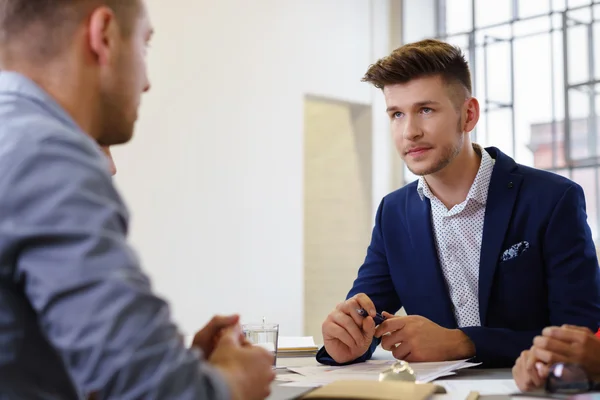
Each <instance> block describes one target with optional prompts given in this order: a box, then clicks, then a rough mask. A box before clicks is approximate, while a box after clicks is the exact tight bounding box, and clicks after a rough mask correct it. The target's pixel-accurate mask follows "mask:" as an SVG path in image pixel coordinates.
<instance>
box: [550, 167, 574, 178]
mask: <svg viewBox="0 0 600 400" xmlns="http://www.w3.org/2000/svg"><path fill="white" fill-rule="evenodd" d="M554 173H555V174H558V175H560V176H564V177H565V178H568V179H571V172H570V171H569V170H568V169H558V170H556V171H554Z"/></svg>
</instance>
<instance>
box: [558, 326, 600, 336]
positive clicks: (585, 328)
mask: <svg viewBox="0 0 600 400" xmlns="http://www.w3.org/2000/svg"><path fill="white" fill-rule="evenodd" d="M562 328H565V329H570V330H573V331H580V332H584V333H591V334H593V333H594V332H592V331H591V330H590V329H589V328H587V327H585V326H577V325H567V324H565V325H563V326H562Z"/></svg>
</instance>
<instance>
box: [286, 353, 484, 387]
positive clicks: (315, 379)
mask: <svg viewBox="0 0 600 400" xmlns="http://www.w3.org/2000/svg"><path fill="white" fill-rule="evenodd" d="M393 363H394V361H393V360H370V361H367V362H364V363H358V364H352V365H347V366H341V367H332V366H324V365H320V366H316V367H297V368H288V370H289V371H292V372H295V373H296V374H299V375H293V374H286V375H281V377H279V376H278V377H277V378H278V380H284V381H288V382H302V385H303V386H305V385H306V384H307V382H312V383H313V385H314V386H315V387H316V386H322V385H326V384H328V383H331V382H335V381H337V380H375V381H376V380H378V379H379V373H380V372H382V371H383V370H385V369H386V368H388V367H389V366H390V365H392V364H393ZM475 365H478V364H474V363H469V362H468V361H467V360H460V361H447V362H435V363H411V364H410V366H411V367H412V369H413V370H414V371H415V374H416V377H417V382H421V383H426V382H431V381H433V380H435V379H438V378H440V377H443V376H448V375H450V374H452V373H453V372H454V371H456V370H459V369H463V368H469V367H473V366H475ZM288 386H292V385H288Z"/></svg>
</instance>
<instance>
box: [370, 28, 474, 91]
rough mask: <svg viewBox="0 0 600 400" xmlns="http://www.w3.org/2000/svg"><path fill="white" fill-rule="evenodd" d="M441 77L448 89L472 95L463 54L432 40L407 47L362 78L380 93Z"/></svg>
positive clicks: (372, 68) (376, 65) (469, 76)
mask: <svg viewBox="0 0 600 400" xmlns="http://www.w3.org/2000/svg"><path fill="white" fill-rule="evenodd" d="M428 76H440V77H441V78H442V79H443V81H444V82H445V83H446V84H447V85H452V86H454V85H457V84H458V85H460V86H462V87H463V88H464V89H465V90H466V91H467V95H469V96H470V95H471V92H472V88H471V71H470V70H469V64H468V63H467V61H466V59H465V56H464V54H463V52H462V51H461V50H460V49H459V48H458V47H455V46H452V45H450V44H448V43H446V42H442V41H440V40H434V39H426V40H422V41H419V42H415V43H409V44H406V45H404V46H402V47H399V48H397V49H396V50H394V51H393V52H392V53H391V54H390V55H389V56H387V57H384V58H381V59H379V60H378V61H377V62H376V63H375V64H373V65H371V66H370V67H369V69H368V71H367V72H366V74H365V76H364V77H363V78H362V81H363V82H369V83H371V84H373V85H374V86H375V87H377V88H379V89H383V88H384V87H385V86H386V85H393V84H398V83H407V82H409V81H411V80H413V79H417V78H423V77H428Z"/></svg>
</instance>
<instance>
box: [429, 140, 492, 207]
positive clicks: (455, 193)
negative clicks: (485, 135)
mask: <svg viewBox="0 0 600 400" xmlns="http://www.w3.org/2000/svg"><path fill="white" fill-rule="evenodd" d="M480 164H481V154H479V153H478V152H477V151H475V149H474V148H473V144H472V143H471V140H470V139H469V137H468V136H467V137H466V138H465V141H464V143H463V147H462V149H461V151H460V153H459V154H458V155H457V156H456V157H455V158H454V160H452V161H451V162H450V164H448V165H447V166H446V167H444V168H442V169H441V170H440V171H438V172H436V173H434V174H431V175H426V176H425V181H426V182H427V185H428V186H429V189H430V190H431V192H432V193H433V194H434V195H435V197H437V198H438V199H439V200H440V201H441V202H442V203H443V204H444V205H445V206H446V208H447V209H451V208H452V207H454V206H455V205H457V204H460V203H462V202H463V201H465V200H466V198H467V195H468V194H469V190H470V189H471V186H472V185H473V181H474V180H475V177H476V176H477V172H478V171H479V166H480Z"/></svg>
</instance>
